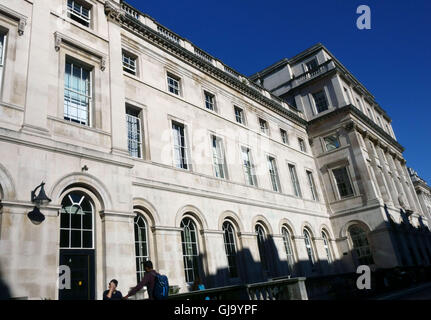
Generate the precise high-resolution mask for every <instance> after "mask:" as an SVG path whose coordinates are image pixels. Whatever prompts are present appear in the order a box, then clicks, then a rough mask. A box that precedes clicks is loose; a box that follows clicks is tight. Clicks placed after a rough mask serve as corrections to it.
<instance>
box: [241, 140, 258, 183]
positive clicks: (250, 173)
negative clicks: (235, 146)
mask: <svg viewBox="0 0 431 320" xmlns="http://www.w3.org/2000/svg"><path fill="white" fill-rule="evenodd" d="M244 152H245V153H244ZM244 154H247V161H248V163H249V166H247V165H246V164H245V163H244V161H245V160H244V157H243V156H244ZM241 165H242V168H243V172H244V179H245V183H246V184H247V185H248V186H252V187H257V186H258V184H257V176H256V171H255V166H254V162H253V155H252V151H251V149H250V148H249V147H247V146H241ZM250 179H251V180H250ZM250 181H251V182H252V183H250Z"/></svg>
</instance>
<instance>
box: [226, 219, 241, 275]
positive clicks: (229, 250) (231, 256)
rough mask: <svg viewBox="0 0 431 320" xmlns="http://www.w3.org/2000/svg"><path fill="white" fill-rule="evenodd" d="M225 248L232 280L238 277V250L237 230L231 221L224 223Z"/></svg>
mask: <svg viewBox="0 0 431 320" xmlns="http://www.w3.org/2000/svg"><path fill="white" fill-rule="evenodd" d="M223 232H224V233H223V238H224V248H225V250H226V256H227V262H228V269H229V274H230V276H231V277H232V278H236V277H238V264H237V255H236V253H237V249H236V241H235V229H234V227H233V225H232V224H231V223H230V222H229V221H225V222H224V223H223Z"/></svg>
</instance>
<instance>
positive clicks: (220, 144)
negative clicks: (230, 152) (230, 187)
mask: <svg viewBox="0 0 431 320" xmlns="http://www.w3.org/2000/svg"><path fill="white" fill-rule="evenodd" d="M214 139H216V149H217V150H214ZM210 147H211V151H212V161H213V168H214V176H215V177H216V178H220V179H226V180H227V179H228V172H227V165H226V154H225V151H224V139H223V138H221V137H219V136H217V135H215V134H213V133H211V134H210ZM217 151H218V152H219V154H216V153H217ZM220 162H221V163H220ZM220 166H221V169H222V172H223V176H222V177H219V176H217V172H218V171H217V170H218V169H220ZM217 168H218V169H217Z"/></svg>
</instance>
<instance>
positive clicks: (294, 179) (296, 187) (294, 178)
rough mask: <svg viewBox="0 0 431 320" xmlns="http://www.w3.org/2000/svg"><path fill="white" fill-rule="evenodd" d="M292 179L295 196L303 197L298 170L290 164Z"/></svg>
mask: <svg viewBox="0 0 431 320" xmlns="http://www.w3.org/2000/svg"><path fill="white" fill-rule="evenodd" d="M289 173H290V179H291V180H292V187H293V192H294V194H295V196H297V197H301V188H300V186H299V180H298V176H297V175H296V168H295V166H294V165H293V164H289Z"/></svg>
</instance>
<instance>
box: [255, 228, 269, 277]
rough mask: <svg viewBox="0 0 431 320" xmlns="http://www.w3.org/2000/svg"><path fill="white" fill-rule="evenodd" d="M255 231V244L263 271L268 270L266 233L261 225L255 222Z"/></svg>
mask: <svg viewBox="0 0 431 320" xmlns="http://www.w3.org/2000/svg"><path fill="white" fill-rule="evenodd" d="M255 231H256V233H257V246H258V248H259V255H260V262H261V263H262V267H263V269H264V270H265V271H268V270H269V269H268V264H267V261H266V255H265V253H266V250H265V246H266V233H265V229H263V227H262V225H260V224H257V225H256V227H255Z"/></svg>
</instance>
